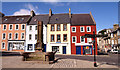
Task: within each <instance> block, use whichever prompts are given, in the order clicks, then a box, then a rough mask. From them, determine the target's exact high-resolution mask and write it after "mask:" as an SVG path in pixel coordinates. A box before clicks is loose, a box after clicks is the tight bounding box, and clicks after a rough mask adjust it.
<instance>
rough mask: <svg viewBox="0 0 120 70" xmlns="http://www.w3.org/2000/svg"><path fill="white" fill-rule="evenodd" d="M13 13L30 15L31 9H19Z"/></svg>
mask: <svg viewBox="0 0 120 70" xmlns="http://www.w3.org/2000/svg"><path fill="white" fill-rule="evenodd" d="M13 15H30V10H27V9H20V10H19V11H16V12H14V14H13Z"/></svg>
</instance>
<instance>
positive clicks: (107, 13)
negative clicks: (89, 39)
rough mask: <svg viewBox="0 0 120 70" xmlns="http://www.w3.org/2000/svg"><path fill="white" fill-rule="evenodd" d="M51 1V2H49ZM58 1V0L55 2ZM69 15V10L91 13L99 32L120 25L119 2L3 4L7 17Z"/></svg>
mask: <svg viewBox="0 0 120 70" xmlns="http://www.w3.org/2000/svg"><path fill="white" fill-rule="evenodd" d="M48 1H49V0H48ZM54 1H57V0H54ZM50 8H51V9H52V12H53V13H68V12H69V8H71V12H72V13H73V14H74V13H79V14H82V13H90V11H91V12H92V15H93V17H94V19H95V21H96V25H97V31H99V30H101V29H105V28H112V27H113V24H115V23H118V2H3V3H2V12H3V13H4V14H5V15H28V14H30V11H31V10H34V11H35V13H36V14H48V13H49V9H50Z"/></svg>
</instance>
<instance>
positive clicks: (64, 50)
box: [63, 46, 66, 54]
mask: <svg viewBox="0 0 120 70" xmlns="http://www.w3.org/2000/svg"><path fill="white" fill-rule="evenodd" d="M63 54H66V46H63Z"/></svg>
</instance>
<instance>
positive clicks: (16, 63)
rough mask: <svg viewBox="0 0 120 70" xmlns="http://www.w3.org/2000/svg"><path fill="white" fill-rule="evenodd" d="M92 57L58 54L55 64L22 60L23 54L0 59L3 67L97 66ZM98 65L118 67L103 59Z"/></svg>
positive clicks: (100, 66)
mask: <svg viewBox="0 0 120 70" xmlns="http://www.w3.org/2000/svg"><path fill="white" fill-rule="evenodd" d="M90 57H93V56H84V55H83V56H81V55H80V56H79V55H56V58H57V59H58V61H57V62H56V63H54V64H43V63H39V62H29V61H27V62H26V61H22V56H19V55H16V56H2V57H0V60H2V68H96V67H94V66H93V65H94V64H93V59H92V58H90ZM97 57H98V56H97ZM100 57H105V58H106V57H107V58H110V57H111V56H102V55H101V56H99V58H100ZM82 58H83V59H82ZM87 59H90V60H87ZM91 59H92V60H91ZM103 60H104V59H103ZM97 65H98V67H97V68H118V66H117V65H116V64H108V63H107V62H103V61H101V62H100V61H99V62H97Z"/></svg>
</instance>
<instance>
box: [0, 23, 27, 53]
mask: <svg viewBox="0 0 120 70" xmlns="http://www.w3.org/2000/svg"><path fill="white" fill-rule="evenodd" d="M3 25H6V30H3ZM9 25H10V24H1V35H2V33H6V37H5V40H3V39H2V37H0V39H1V43H2V42H5V49H2V51H7V50H8V40H9V39H8V34H9V33H12V39H11V40H15V33H18V39H17V40H21V33H24V39H23V40H25V29H26V24H24V25H25V29H24V30H22V29H21V25H22V24H18V25H19V29H18V30H15V25H16V24H12V25H13V26H12V27H13V28H12V30H9ZM0 47H2V45H0ZM0 49H1V48H0ZM14 51H24V50H14Z"/></svg>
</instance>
